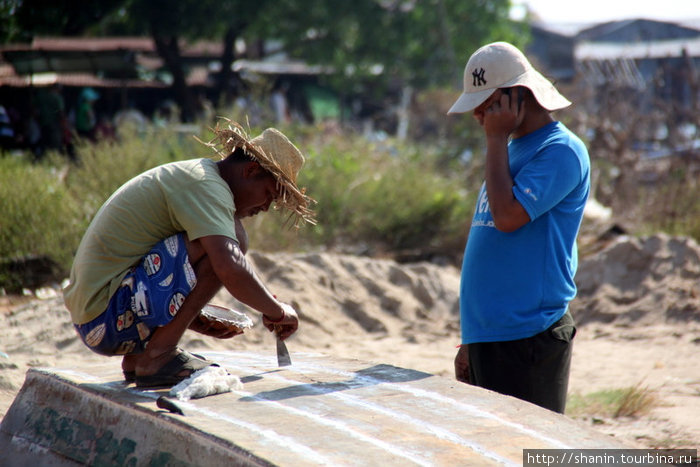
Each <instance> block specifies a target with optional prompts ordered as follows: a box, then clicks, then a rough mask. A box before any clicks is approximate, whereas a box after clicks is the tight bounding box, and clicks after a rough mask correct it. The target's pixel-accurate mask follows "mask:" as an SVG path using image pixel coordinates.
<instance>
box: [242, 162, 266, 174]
mask: <svg viewBox="0 0 700 467" xmlns="http://www.w3.org/2000/svg"><path fill="white" fill-rule="evenodd" d="M262 170H263V169H262V167H261V166H260V164H259V163H257V162H255V161H249V162H246V163H245V166H244V167H243V175H244V176H245V177H248V178H250V177H253V178H254V177H257V176H258V175H259V174H260V173H261V172H262Z"/></svg>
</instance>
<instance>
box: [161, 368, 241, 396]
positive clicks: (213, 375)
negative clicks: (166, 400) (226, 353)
mask: <svg viewBox="0 0 700 467" xmlns="http://www.w3.org/2000/svg"><path fill="white" fill-rule="evenodd" d="M242 387H243V385H242V384H241V380H240V378H239V377H238V376H236V375H231V374H229V373H228V372H227V371H226V370H225V369H224V368H221V367H219V366H208V367H206V368H202V369H201V370H197V371H195V372H194V373H192V374H191V375H190V376H189V377H188V378H186V379H183V380H182V381H180V382H179V383H178V384H177V385H175V386H173V387H172V388H171V389H170V393H169V396H171V397H177V398H178V399H180V400H181V401H187V400H190V399H199V398H200V397H206V396H213V395H214V394H221V393H224V392H231V391H233V390H234V389H241V388H242Z"/></svg>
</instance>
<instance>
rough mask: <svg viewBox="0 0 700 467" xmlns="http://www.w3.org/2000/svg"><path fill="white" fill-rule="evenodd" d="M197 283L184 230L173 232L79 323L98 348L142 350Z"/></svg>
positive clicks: (98, 350)
mask: <svg viewBox="0 0 700 467" xmlns="http://www.w3.org/2000/svg"><path fill="white" fill-rule="evenodd" d="M196 283H197V279H196V277H195V274H194V270H193V269H192V266H191V265H190V262H189V258H188V256H187V247H186V244H185V235H184V234H183V233H180V234H177V235H173V236H172V237H168V238H166V239H165V240H162V241H160V242H158V243H157V244H156V245H155V246H154V247H153V248H152V249H151V250H150V251H149V252H148V253H146V255H145V256H144V257H143V258H142V259H141V261H140V262H139V264H138V265H137V266H135V267H133V268H131V270H130V271H129V272H128V273H127V275H126V276H125V277H124V279H123V280H122V283H121V286H120V287H119V289H118V290H117V291H116V292H115V293H114V295H112V298H111V299H110V300H109V304H108V305H107V309H106V310H105V312H104V313H102V314H101V315H100V316H98V317H97V318H95V319H94V320H92V321H90V322H89V323H85V324H81V325H77V324H76V325H75V329H76V330H77V331H78V334H79V335H80V337H81V338H82V340H83V342H84V343H85V345H87V346H88V347H89V348H90V349H91V350H93V351H94V352H96V353H99V354H102V355H126V354H131V353H140V352H143V351H144V349H145V348H146V344H147V343H148V340H149V339H150V337H151V334H152V332H153V330H154V329H156V328H157V327H159V326H164V325H166V324H168V323H169V322H170V321H172V319H173V317H175V315H176V314H177V312H178V310H179V309H180V305H182V302H184V301H185V297H187V295H189V293H190V292H191V291H192V289H193V288H194V286H195V284H196Z"/></svg>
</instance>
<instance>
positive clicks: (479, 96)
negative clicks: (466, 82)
mask: <svg viewBox="0 0 700 467" xmlns="http://www.w3.org/2000/svg"><path fill="white" fill-rule="evenodd" d="M495 91H496V90H495V89H484V90H483V91H478V92H470V93H462V95H461V96H459V99H457V101H456V102H455V103H454V104H453V105H452V107H450V110H448V111H447V115H451V114H461V113H464V112H471V111H472V110H474V109H476V108H477V107H479V106H480V105H481V104H482V103H483V102H485V101H486V99H488V98H489V97H490V96H491V94H493V93H494V92H495Z"/></svg>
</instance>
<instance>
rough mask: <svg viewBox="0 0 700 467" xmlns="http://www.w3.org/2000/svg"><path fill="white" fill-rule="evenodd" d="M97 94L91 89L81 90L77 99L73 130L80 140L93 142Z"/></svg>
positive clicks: (95, 125)
mask: <svg viewBox="0 0 700 467" xmlns="http://www.w3.org/2000/svg"><path fill="white" fill-rule="evenodd" d="M99 97H100V96H99V94H97V92H96V91H95V90H94V89H92V88H83V90H82V91H81V92H80V96H79V97H78V106H77V109H76V112H75V130H76V132H77V133H78V136H80V137H81V138H85V139H88V140H90V141H93V142H94V141H95V140H96V138H95V136H96V135H95V128H96V127H97V116H96V115H95V108H94V105H95V101H96V100H97V99H99Z"/></svg>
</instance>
